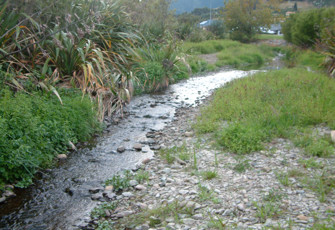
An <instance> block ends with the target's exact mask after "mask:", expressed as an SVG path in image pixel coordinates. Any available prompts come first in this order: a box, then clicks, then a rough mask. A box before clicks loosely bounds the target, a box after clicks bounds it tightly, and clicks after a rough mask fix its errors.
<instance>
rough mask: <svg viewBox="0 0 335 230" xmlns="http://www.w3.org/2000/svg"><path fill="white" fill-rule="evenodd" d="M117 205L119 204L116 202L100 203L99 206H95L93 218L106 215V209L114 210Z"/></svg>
mask: <svg viewBox="0 0 335 230" xmlns="http://www.w3.org/2000/svg"><path fill="white" fill-rule="evenodd" d="M117 205H118V204H117V203H116V202H111V203H107V202H106V203H102V204H101V205H99V206H98V207H95V208H94V209H93V210H92V212H91V217H92V218H93V219H98V218H101V217H106V210H108V211H113V210H115V209H116V207H117Z"/></svg>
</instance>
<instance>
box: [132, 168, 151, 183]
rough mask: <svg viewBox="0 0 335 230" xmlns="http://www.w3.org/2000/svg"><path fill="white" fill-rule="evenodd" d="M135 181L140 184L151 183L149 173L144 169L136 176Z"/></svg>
mask: <svg viewBox="0 0 335 230" xmlns="http://www.w3.org/2000/svg"><path fill="white" fill-rule="evenodd" d="M135 180H136V181H137V182H138V183H140V184H142V183H143V182H146V181H149V172H147V171H145V170H142V169H141V170H139V171H138V172H137V173H136V175H135Z"/></svg>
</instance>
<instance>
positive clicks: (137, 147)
mask: <svg viewBox="0 0 335 230" xmlns="http://www.w3.org/2000/svg"><path fill="white" fill-rule="evenodd" d="M142 147H143V146H142V144H140V143H136V144H134V146H133V148H134V149H135V150H136V151H141V150H142Z"/></svg>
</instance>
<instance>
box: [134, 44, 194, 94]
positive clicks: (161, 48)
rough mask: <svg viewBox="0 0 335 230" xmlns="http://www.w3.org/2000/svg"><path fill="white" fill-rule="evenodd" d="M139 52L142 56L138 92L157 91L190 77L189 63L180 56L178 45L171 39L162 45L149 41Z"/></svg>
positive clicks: (138, 75) (139, 67) (138, 76)
mask: <svg viewBox="0 0 335 230" xmlns="http://www.w3.org/2000/svg"><path fill="white" fill-rule="evenodd" d="M137 52H138V54H139V55H140V58H139V60H138V66H137V67H136V68H137V69H138V71H137V72H136V73H137V74H136V75H137V80H138V81H137V83H136V85H135V87H136V93H142V92H147V93H150V92H157V91H160V90H163V89H165V88H166V87H168V86H169V84H170V83H174V82H176V81H180V80H183V79H187V78H188V77H189V71H188V68H187V66H186V65H187V63H186V61H185V62H184V61H183V58H182V57H181V56H178V55H180V52H179V50H178V46H177V45H176V44H174V43H173V42H171V41H170V42H166V43H165V44H160V45H157V44H148V43H147V44H145V45H144V46H143V47H142V48H139V49H138V51H137Z"/></svg>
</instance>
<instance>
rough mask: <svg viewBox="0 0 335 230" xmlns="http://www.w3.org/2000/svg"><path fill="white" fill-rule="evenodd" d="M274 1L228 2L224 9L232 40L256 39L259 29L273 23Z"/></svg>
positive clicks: (246, 0)
mask: <svg viewBox="0 0 335 230" xmlns="http://www.w3.org/2000/svg"><path fill="white" fill-rule="evenodd" d="M273 3H274V1H266V2H261V1H256V0H235V1H227V2H226V4H225V7H224V21H225V24H226V27H227V29H228V30H229V31H230V38H231V39H233V40H238V41H241V42H249V41H251V40H253V39H254V37H255V35H256V33H257V32H258V28H259V27H261V26H269V24H271V22H272V14H271V13H272V11H273V9H271V8H273V7H274V4H273Z"/></svg>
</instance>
